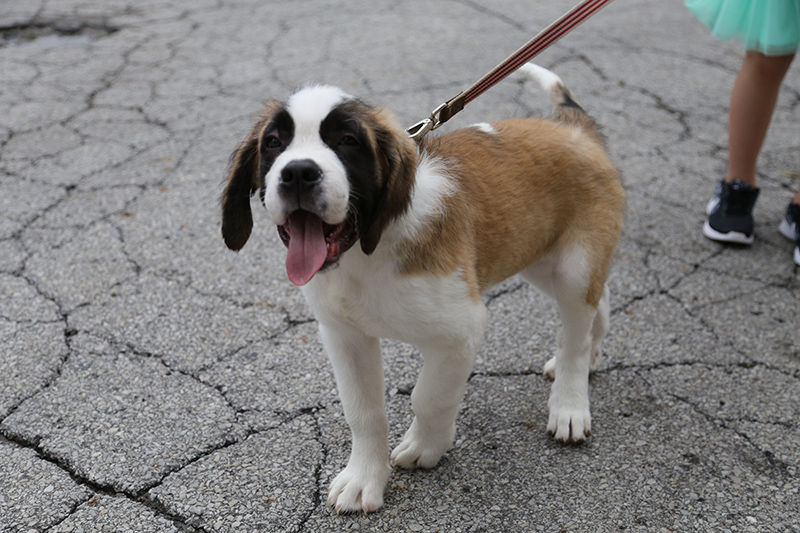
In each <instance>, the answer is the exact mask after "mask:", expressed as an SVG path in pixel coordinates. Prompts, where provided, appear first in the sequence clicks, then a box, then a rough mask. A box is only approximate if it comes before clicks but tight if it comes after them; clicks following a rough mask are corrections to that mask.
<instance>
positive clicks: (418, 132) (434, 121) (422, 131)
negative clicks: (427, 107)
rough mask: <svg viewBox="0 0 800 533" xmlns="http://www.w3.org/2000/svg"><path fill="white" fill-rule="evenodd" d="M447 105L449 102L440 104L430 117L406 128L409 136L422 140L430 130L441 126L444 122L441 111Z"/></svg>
mask: <svg viewBox="0 0 800 533" xmlns="http://www.w3.org/2000/svg"><path fill="white" fill-rule="evenodd" d="M445 106H447V103H444V104H441V105H439V107H437V108H436V109H434V110H433V112H432V113H431V116H430V118H426V119H424V120H420V121H419V122H417V123H416V124H414V125H413V126H411V127H410V128H408V129H406V133H408V136H409V137H411V138H412V139H414V140H415V141H416V142H420V141H421V140H422V139H423V137H425V136H426V135H427V134H428V132H429V131H432V130H435V129H436V128H438V127H439V126H441V125H442V122H440V121H439V113H441V112H442V109H444V108H445Z"/></svg>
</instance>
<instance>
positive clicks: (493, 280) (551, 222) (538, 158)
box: [402, 119, 624, 306]
mask: <svg viewBox="0 0 800 533" xmlns="http://www.w3.org/2000/svg"><path fill="white" fill-rule="evenodd" d="M587 120H590V119H587ZM590 123H591V121H590ZM492 125H493V127H494V128H495V129H496V130H497V134H490V133H486V132H482V131H480V130H479V129H477V128H465V129H462V130H458V131H455V132H453V133H450V134H447V135H444V136H442V137H439V138H436V139H433V140H431V141H430V142H428V143H427V145H425V146H424V150H426V151H427V152H428V153H429V154H430V155H431V156H432V157H439V158H442V159H443V160H444V161H445V162H446V163H447V166H448V168H449V170H450V172H451V174H452V175H453V177H454V179H455V182H456V183H455V184H456V186H457V188H458V192H457V193H456V194H454V195H453V196H450V197H447V198H446V199H445V206H444V208H445V210H446V214H445V216H444V217H442V218H440V219H436V220H433V221H431V222H430V224H429V225H428V227H426V228H425V229H424V230H423V231H422V232H421V233H420V235H419V236H418V238H417V239H416V240H415V242H414V243H406V245H405V246H404V247H403V250H402V253H403V258H402V260H403V272H405V273H407V274H409V275H414V274H420V273H422V272H433V273H434V274H439V275H446V274H450V273H453V272H455V271H457V270H458V269H462V275H463V276H464V278H465V280H466V281H467V282H468V283H469V284H470V286H471V290H472V296H473V298H475V299H479V298H480V295H481V294H482V293H483V292H485V291H486V290H487V289H489V288H490V287H492V286H493V285H495V284H497V283H499V282H500V281H503V280H504V279H506V278H508V277H510V276H513V275H514V274H516V273H518V272H519V271H521V270H522V269H524V268H525V267H527V266H529V265H531V264H533V263H535V262H536V261H538V260H540V259H543V258H545V257H546V256H548V255H550V254H552V253H554V252H557V251H562V250H565V249H566V248H567V247H569V246H572V245H575V244H579V245H581V246H582V247H583V248H584V250H586V252H587V254H588V257H587V259H588V261H589V264H590V265H591V276H590V280H589V286H588V287H587V294H586V302H587V303H588V304H590V305H593V306H596V305H597V303H598V302H599V300H600V297H601V296H602V294H603V286H604V283H605V280H606V277H607V274H608V268H609V265H610V262H611V257H612V255H613V250H614V247H615V245H616V242H617V238H618V236H619V232H620V230H621V228H622V208H623V203H624V191H623V189H622V186H621V183H620V180H619V177H618V174H617V171H616V169H615V168H614V166H613V165H612V164H611V162H610V160H609V159H608V157H607V155H606V153H605V150H604V149H603V147H602V145H601V143H600V142H599V134H597V132H596V130H595V129H594V128H593V127H592V128H591V129H590V130H589V131H588V132H586V131H584V129H583V128H579V127H578V126H577V125H575V124H574V123H573V124H559V123H555V122H550V121H545V120H539V119H511V120H506V121H502V122H497V123H494V124H492ZM592 126H593V125H592ZM584 127H585V126H584Z"/></svg>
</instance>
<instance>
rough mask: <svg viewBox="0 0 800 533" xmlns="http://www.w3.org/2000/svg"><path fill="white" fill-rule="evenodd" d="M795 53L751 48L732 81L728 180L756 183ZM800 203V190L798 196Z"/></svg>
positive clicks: (797, 199) (753, 184)
mask: <svg viewBox="0 0 800 533" xmlns="http://www.w3.org/2000/svg"><path fill="white" fill-rule="evenodd" d="M792 59H794V55H788V56H765V55H764V54H761V53H759V52H753V51H748V52H747V53H746V54H745V57H744V61H743V62H742V67H741V69H740V70H739V74H738V75H737V76H736V81H735V82H734V84H733V90H732V91H731V101H730V114H729V116H728V174H727V176H726V178H725V181H727V182H730V181H733V180H736V179H738V180H741V181H744V182H747V183H749V184H750V185H752V186H754V187H755V185H756V161H757V159H758V154H759V152H760V151H761V146H762V144H763V143H764V138H765V137H766V135H767V130H768V129H769V123H770V120H771V119H772V113H773V111H774V110H775V103H776V102H777V100H778V91H779V90H780V86H781V82H782V81H783V77H784V76H785V75H786V71H787V70H788V69H789V65H791V63H792ZM795 201H797V202H798V203H800V191H798V195H797V197H796V198H795Z"/></svg>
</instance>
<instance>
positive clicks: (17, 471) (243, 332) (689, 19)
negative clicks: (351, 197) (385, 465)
mask: <svg viewBox="0 0 800 533" xmlns="http://www.w3.org/2000/svg"><path fill="white" fill-rule="evenodd" d="M572 5H573V0H491V1H490V0H405V1H402V2H397V1H394V0H392V1H387V0H375V1H371V2H366V1H343V0H337V1H323V0H303V1H293V2H278V1H275V0H271V1H269V0H268V1H265V0H237V1H235V2H223V1H222V0H192V1H188V0H144V1H138V0H137V1H134V0H57V1H56V0H25V1H24V2H22V1H19V0H0V37H1V38H0V530H1V531H7V532H25V533H27V532H35V531H47V532H53V533H55V532H59V533H60V532H73V531H74V532H81V531H83V532H98V531H99V532H103V531H108V532H112V531H113V532H126V531H132V532H149V531H159V532H160V531H167V532H169V531H173V532H175V531H180V532H184V531H198V532H227V531H231V532H244V531H246V532H251V531H254V532H255V531H258V532H263V531H276V532H277V531H281V532H282V531H296V532H299V531H302V532H311V531H339V530H344V531H401V532H405V531H443V532H467V531H585V532H597V531H753V532H756V531H757V532H764V531H781V532H783V531H800V526H798V523H800V499H799V498H798V489H799V488H800V477H798V468H800V427H799V426H798V420H800V319H798V314H799V313H798V311H800V290H798V287H799V285H800V284H799V283H798V268H797V267H795V266H794V264H793V263H792V259H791V244H790V243H789V242H788V241H786V240H785V239H784V238H783V237H782V236H781V235H780V234H779V233H778V231H777V225H778V223H779V221H780V218H781V216H782V214H783V212H784V209H785V206H786V204H787V203H788V201H789V199H790V198H791V197H792V195H793V193H794V191H796V189H797V186H798V176H800V174H798V173H800V151H798V144H800V114H798V110H797V108H798V104H800V68H798V67H797V66H795V68H794V69H793V70H791V71H790V73H789V75H788V77H787V79H786V82H785V85H784V88H783V90H782V92H781V97H780V100H779V103H778V108H777V111H776V114H775V117H774V121H773V125H772V127H771V129H770V133H769V136H768V139H767V143H766V146H765V148H764V152H763V155H762V158H761V163H760V176H759V179H760V184H761V187H762V192H761V197H760V199H759V204H758V206H757V209H756V213H755V217H756V224H757V229H756V231H757V235H756V243H755V244H754V245H753V246H752V247H750V248H737V247H730V246H723V245H720V244H717V243H714V242H711V241H708V240H706V239H705V238H704V237H702V235H701V231H700V228H701V225H702V221H703V211H704V207H705V203H706V201H707V200H708V198H709V196H710V194H711V192H712V189H713V187H714V184H715V182H716V181H717V180H718V179H720V178H721V177H722V174H723V171H724V168H725V161H726V124H727V105H728V96H729V92H730V88H731V86H732V83H733V79H734V77H735V74H736V72H737V70H738V66H739V64H740V62H741V58H742V50H741V48H740V47H739V46H738V45H736V44H735V43H719V42H717V41H715V40H714V39H713V38H712V37H710V36H709V35H708V32H707V30H706V29H705V28H704V27H703V26H702V25H701V24H700V23H699V22H697V21H696V20H695V19H694V18H693V16H692V15H691V14H690V13H689V12H688V11H687V10H686V9H684V8H683V6H682V2H681V0H662V1H659V2H653V1H652V0H618V1H617V2H615V3H613V4H611V5H610V6H609V7H607V8H606V9H604V10H603V11H602V12H600V13H599V14H598V15H596V16H595V17H594V18H593V19H591V20H589V21H587V22H586V23H585V24H583V25H582V26H581V27H580V28H578V29H577V30H575V31H574V32H573V33H572V34H570V35H569V36H567V37H566V38H564V39H563V40H562V41H560V42H559V43H557V44H556V45H555V46H553V47H551V48H550V49H549V50H547V51H546V52H545V53H543V54H542V55H541V56H540V57H539V58H538V59H537V62H539V63H540V64H542V65H544V66H547V67H548V68H552V69H554V70H555V71H556V72H557V73H558V74H559V75H561V76H562V77H563V78H564V79H565V80H566V82H567V83H568V85H569V86H570V87H571V88H572V90H573V92H574V93H575V95H576V97H577V99H578V100H579V101H580V102H581V103H582V104H583V105H584V107H585V108H586V109H587V110H588V111H589V112H590V113H591V114H592V115H593V116H594V117H595V118H597V119H598V121H599V122H600V123H601V124H603V126H604V128H605V133H606V135H607V136H608V139H609V143H610V150H611V154H612V157H613V159H614V161H615V162H616V163H617V164H618V166H619V168H620V169H621V171H622V173H623V175H624V180H625V186H626V189H627V192H628V205H627V213H626V229H625V231H624V234H623V236H622V240H621V242H620V245H619V248H618V251H617V255H616V259H615V262H614V266H613V273H612V278H611V280H610V286H611V292H612V296H611V301H612V308H613V313H612V322H611V332H610V334H609V337H608V340H607V341H606V344H605V353H604V356H603V359H602V361H601V363H600V365H599V369H598V371H597V372H596V373H595V374H594V375H593V377H592V378H591V397H592V408H593V409H592V410H593V415H594V422H593V430H594V433H593V436H592V437H591V438H590V439H589V441H588V442H586V443H585V444H583V445H581V446H561V445H559V444H557V443H555V442H553V441H552V440H551V439H550V438H549V437H548V436H547V435H546V432H545V425H546V422H547V406H546V401H547V394H548V391H549V383H548V381H547V379H546V378H545V377H544V376H543V375H542V366H543V364H544V362H545V361H546V360H547V359H548V358H549V357H550V356H551V355H552V353H553V350H554V345H555V330H556V328H557V325H558V321H557V317H556V312H555V309H554V307H553V305H552V304H551V303H550V302H549V301H547V300H546V299H544V298H542V297H541V296H539V295H538V294H537V293H536V292H535V291H534V290H533V289H531V288H529V287H528V286H526V285H525V284H523V283H522V282H521V281H519V280H517V279H512V280H509V281H507V282H505V283H503V284H502V285H501V286H499V287H497V288H495V289H494V290H493V291H492V292H491V293H490V294H489V295H488V296H487V299H486V301H487V304H488V307H489V310H490V325H489V331H488V333H487V336H486V339H485V342H484V345H483V347H482V349H481V351H480V354H479V357H478V362H477V364H476V367H475V371H474V373H473V375H472V377H471V379H470V381H469V385H468V388H467V393H466V397H465V399H464V402H463V407H462V412H461V414H460V417H459V420H458V434H457V437H456V438H457V442H456V444H455V446H454V447H453V449H452V450H450V451H449V452H448V453H447V454H446V455H445V457H444V458H443V460H442V461H441V463H440V464H439V465H438V467H437V468H435V469H433V470H431V471H405V470H395V471H394V472H393V474H392V478H391V481H390V485H389V488H388V491H387V495H386V504H385V507H384V508H383V509H381V510H380V511H379V512H377V513H375V514H373V515H370V516H336V514H335V513H333V512H332V511H331V510H330V509H328V508H327V507H326V505H325V495H326V489H327V486H328V483H329V482H330V481H331V479H332V478H333V476H334V475H335V474H336V473H337V472H338V471H339V470H340V469H341V468H343V466H344V464H345V461H346V459H347V456H348V454H349V432H348V429H347V427H346V424H345V422H344V418H343V415H342V410H341V405H340V403H339V400H338V397H337V393H336V390H335V385H334V381H333V378H332V373H331V369H330V366H329V364H328V362H327V360H326V358H325V355H324V353H323V351H322V348H321V346H320V343H319V341H318V340H317V336H316V326H315V323H314V320H313V317H312V316H311V315H310V314H309V311H308V310H307V308H306V307H305V305H304V302H303V300H302V297H301V295H300V293H299V291H298V290H297V289H296V288H295V287H293V286H292V285H291V284H290V283H289V282H288V280H287V279H286V274H285V269H284V265H283V262H284V257H285V255H284V254H285V252H284V249H283V246H282V244H281V243H280V240H279V238H278V236H277V234H276V232H275V230H274V228H272V227H270V225H269V224H268V223H267V219H266V213H264V211H263V209H261V208H260V206H257V209H256V213H255V216H256V227H255V231H254V235H253V237H252V238H251V242H250V243H249V245H248V246H247V247H246V248H245V249H244V250H243V251H242V252H241V253H239V254H235V253H232V252H229V251H228V250H227V249H226V248H225V247H224V245H223V242H222V239H221V236H220V230H219V226H220V223H219V209H218V198H219V196H220V193H221V191H222V186H223V180H224V177H225V170H226V167H227V165H228V159H229V156H230V154H231V152H232V151H233V149H234V148H235V147H236V145H237V143H238V142H239V141H240V140H241V139H242V138H243V137H244V135H245V134H246V132H247V131H248V128H249V126H250V124H251V121H252V118H253V116H254V114H255V113H256V112H258V111H259V109H260V106H261V102H262V101H264V100H266V99H269V98H278V99H281V98H284V97H285V96H286V95H287V94H288V93H289V92H290V91H291V90H292V89H293V88H296V87H298V86H300V85H302V84H304V83H308V82H322V83H329V84H335V85H339V86H341V87H343V88H344V89H345V90H346V91H348V92H350V93H352V94H355V95H358V96H359V97H362V98H363V99H365V100H367V101H368V102H371V103H373V104H382V105H386V106H388V107H390V108H392V109H393V110H395V112H396V113H397V116H398V118H399V119H400V120H401V122H403V123H405V124H407V125H410V124H412V123H414V122H416V121H418V120H420V119H421V118H424V117H425V116H427V115H428V113H429V112H430V111H431V110H432V109H433V108H434V107H436V106H437V105H438V104H439V103H441V102H443V101H445V100H447V99H449V98H450V97H452V96H454V95H455V94H456V93H458V92H459V91H461V90H463V89H465V88H466V87H468V86H469V85H471V84H472V83H473V82H474V81H475V80H476V79H477V78H478V77H480V76H481V75H483V74H484V73H485V72H486V71H488V70H489V69H490V68H491V67H493V66H494V65H495V64H497V63H498V62H499V61H500V60H502V59H503V58H505V57H506V56H507V55H508V54H509V53H511V52H513V51H514V50H516V49H517V48H518V47H519V46H521V45H522V44H523V43H524V42H525V41H527V40H528V39H529V38H530V37H531V36H532V35H533V34H535V33H536V32H537V31H538V30H540V29H542V28H543V27H544V26H546V25H547V24H549V23H550V22H551V21H553V20H555V19H556V18H557V17H558V16H559V15H560V14H562V13H563V12H564V11H566V10H567V9H568V8H570V7H572ZM548 106H549V104H548V102H547V99H546V98H545V97H544V95H542V94H540V93H537V92H536V91H535V90H531V88H530V87H523V85H522V83H521V81H520V80H519V79H518V78H515V77H512V78H509V79H507V80H506V81H504V82H503V83H502V84H501V85H499V86H497V87H495V88H494V89H492V90H491V91H489V92H488V93H486V94H485V95H484V96H482V97H481V98H479V99H478V100H476V101H475V102H473V103H472V104H470V105H469V106H468V107H467V108H466V109H465V111H464V112H463V113H461V114H460V115H459V116H457V117H456V118H454V119H453V120H452V121H451V123H449V124H448V126H446V127H445V128H444V129H453V128H455V127H459V126H464V125H467V124H471V123H473V122H477V121H484V120H492V119H499V118H507V117H511V116H517V115H531V114H547V113H548V112H549V107H548ZM384 352H385V354H386V361H385V368H386V374H387V381H386V396H387V405H388V411H389V417H390V421H391V426H392V429H391V435H390V439H391V444H392V445H394V444H396V443H397V442H398V441H399V439H400V437H401V435H402V434H403V432H404V431H405V429H406V427H407V425H408V423H409V422H410V416H411V412H410V396H409V395H410V391H411V389H412V387H413V383H414V380H415V378H416V375H417V373H418V371H419V368H420V359H419V355H418V353H417V352H416V351H415V350H414V349H413V348H411V347H409V346H406V345H402V344H398V343H393V342H384Z"/></svg>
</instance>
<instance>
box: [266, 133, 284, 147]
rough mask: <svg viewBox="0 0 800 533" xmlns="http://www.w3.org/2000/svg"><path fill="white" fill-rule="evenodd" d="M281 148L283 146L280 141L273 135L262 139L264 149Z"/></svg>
mask: <svg viewBox="0 0 800 533" xmlns="http://www.w3.org/2000/svg"><path fill="white" fill-rule="evenodd" d="M281 146H283V144H282V143H281V140H280V139H278V138H277V137H276V136H274V135H270V136H269V137H267V138H266V139H264V147H266V148H280V147H281Z"/></svg>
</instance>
